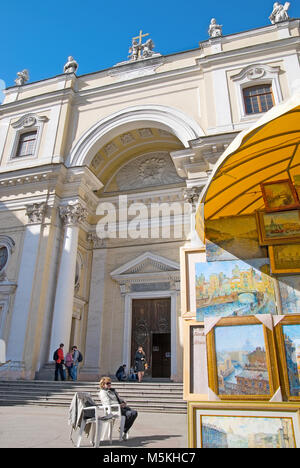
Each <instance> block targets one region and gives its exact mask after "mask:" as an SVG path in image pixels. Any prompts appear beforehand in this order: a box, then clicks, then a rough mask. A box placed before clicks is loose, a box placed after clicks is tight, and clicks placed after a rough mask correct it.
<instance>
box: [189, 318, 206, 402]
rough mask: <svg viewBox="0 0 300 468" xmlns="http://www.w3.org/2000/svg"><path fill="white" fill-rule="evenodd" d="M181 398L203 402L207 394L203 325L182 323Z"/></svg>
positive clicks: (191, 322) (192, 322)
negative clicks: (182, 375)
mask: <svg viewBox="0 0 300 468" xmlns="http://www.w3.org/2000/svg"><path fill="white" fill-rule="evenodd" d="M183 342H184V346H183V350H184V354H183V374H184V379H183V395H184V396H183V398H184V400H193V401H195V400H205V399H207V394H208V379H207V357H206V339H205V334H204V325H203V324H199V323H198V322H196V321H195V320H184V321H183Z"/></svg>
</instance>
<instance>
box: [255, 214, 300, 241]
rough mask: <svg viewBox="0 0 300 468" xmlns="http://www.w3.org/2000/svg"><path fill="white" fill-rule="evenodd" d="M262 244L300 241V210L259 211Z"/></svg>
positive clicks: (258, 219)
mask: <svg viewBox="0 0 300 468" xmlns="http://www.w3.org/2000/svg"><path fill="white" fill-rule="evenodd" d="M257 223H258V228H259V229H258V230H259V241H260V244H261V245H270V244H288V243H290V242H293V241H295V242H298V241H299V242H300V210H288V211H281V212H273V213H266V212H263V211H259V212H257Z"/></svg>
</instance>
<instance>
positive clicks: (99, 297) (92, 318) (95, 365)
mask: <svg viewBox="0 0 300 468" xmlns="http://www.w3.org/2000/svg"><path fill="white" fill-rule="evenodd" d="M89 240H90V241H91V242H92V245H93V262H92V272H91V286H90V297H89V307H88V320H87V330H86V346H85V360H84V366H83V368H82V369H81V375H82V376H84V379H85V380H89V379H94V378H95V377H97V376H98V375H99V373H100V367H101V362H100V359H101V343H102V332H103V324H102V321H103V304H104V290H105V268H106V257H107V249H105V242H104V241H103V239H99V238H97V235H96V234H90V235H89Z"/></svg>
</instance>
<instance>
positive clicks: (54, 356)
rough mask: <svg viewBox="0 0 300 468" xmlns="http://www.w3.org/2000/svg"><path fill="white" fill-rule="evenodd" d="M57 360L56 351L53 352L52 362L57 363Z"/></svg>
mask: <svg viewBox="0 0 300 468" xmlns="http://www.w3.org/2000/svg"><path fill="white" fill-rule="evenodd" d="M57 359H58V352H57V350H56V351H54V354H53V361H57Z"/></svg>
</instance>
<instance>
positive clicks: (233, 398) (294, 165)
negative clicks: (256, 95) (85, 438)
mask: <svg viewBox="0 0 300 468" xmlns="http://www.w3.org/2000/svg"><path fill="white" fill-rule="evenodd" d="M299 117H300V92H296V93H295V94H294V95H293V97H292V98H290V99H289V100H288V101H286V102H283V103H282V104H280V105H278V106H276V107H274V108H273V109H271V110H270V111H269V112H267V113H266V114H265V115H264V116H263V117H262V118H261V119H260V120H259V121H257V123H256V124H255V125H254V126H253V127H252V128H251V129H250V130H248V131H245V132H242V133H241V134H239V135H238V137H237V138H236V139H235V140H234V141H233V143H232V144H231V145H230V146H229V147H228V148H227V150H226V151H225V153H224V154H223V155H222V157H221V158H220V160H219V162H218V163H217V165H216V167H215V169H214V171H213V173H212V174H211V177H210V179H209V181H208V183H207V185H206V186H205V188H204V190H203V192H202V194H201V197H200V203H199V205H198V211H197V215H196V231H197V233H198V236H199V237H200V238H201V239H202V240H203V247H197V248H192V247H190V248H183V249H182V252H181V270H182V284H183V287H182V320H183V325H184V326H183V328H184V397H185V399H186V400H187V401H188V423H189V446H190V447H193V448H194V447H201V448H216V447H219V448H227V447H228V448H242V447H247V448H258V447H261V448H263V447H267V448H296V447H300V419H299V408H300V124H299V122H300V118H299Z"/></svg>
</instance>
